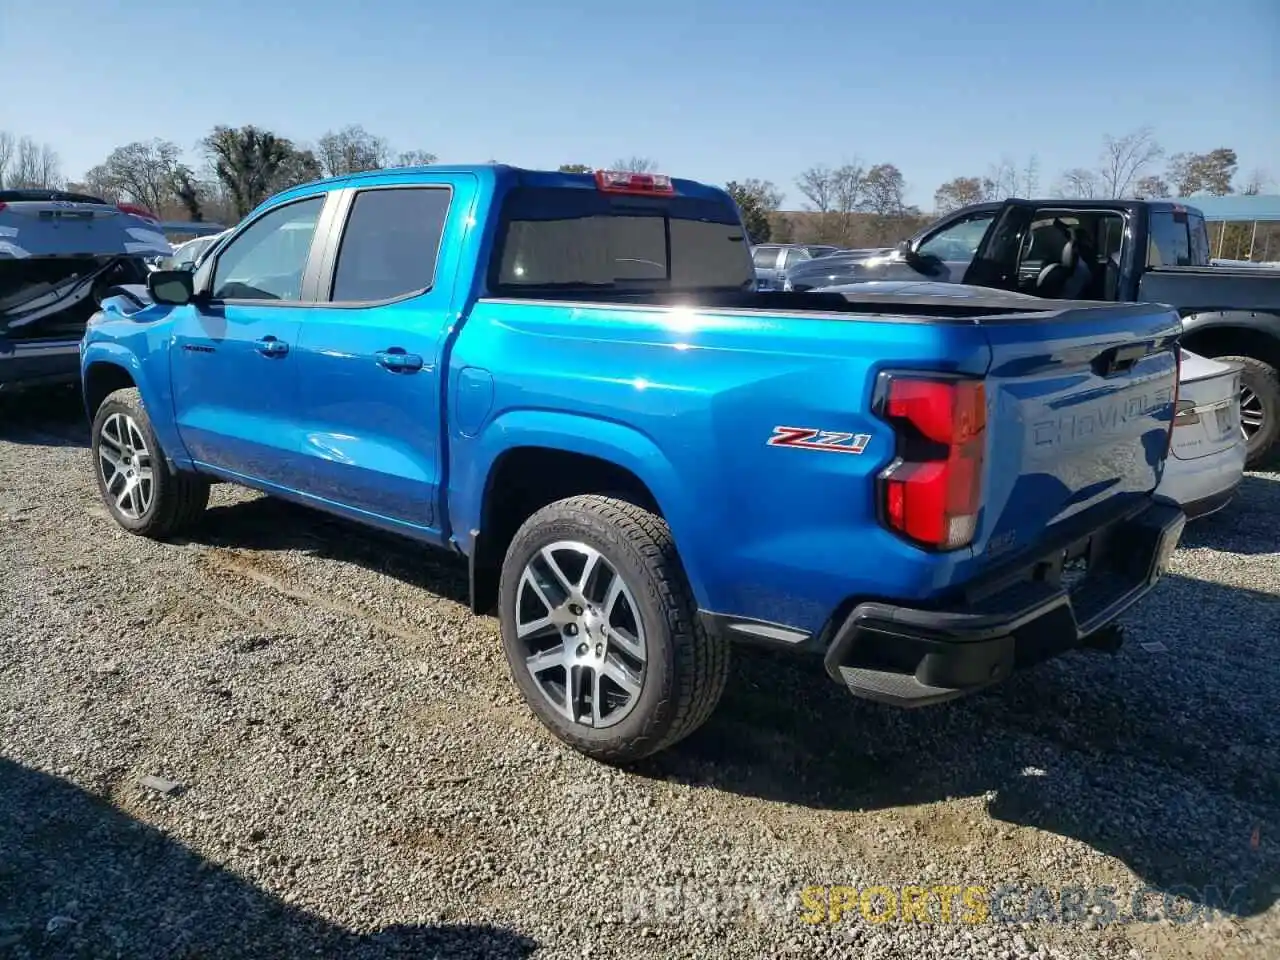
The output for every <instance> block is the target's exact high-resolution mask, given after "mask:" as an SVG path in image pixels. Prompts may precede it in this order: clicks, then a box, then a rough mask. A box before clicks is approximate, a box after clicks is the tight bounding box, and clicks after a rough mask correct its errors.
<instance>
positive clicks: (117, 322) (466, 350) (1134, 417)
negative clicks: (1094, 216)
mask: <svg viewBox="0 0 1280 960" xmlns="http://www.w3.org/2000/svg"><path fill="white" fill-rule="evenodd" d="M754 288H755V273H754V270H753V265H752V259H751V254H750V251H749V248H748V245H747V241H746V236H745V233H744V230H743V226H742V223H741V220H740V218H739V214H738V212H737V210H736V208H735V206H734V205H733V202H732V201H731V200H730V198H729V197H728V195H727V194H725V193H724V192H723V191H722V190H719V189H715V188H712V187H708V186H703V185H699V184H697V183H694V182H692V181H688V180H682V179H672V178H669V177H664V176H657V175H652V174H629V173H617V172H612V171H599V172H597V173H596V174H594V175H590V174H564V173H548V172H535V171H525V170H519V169H514V168H511V167H507V166H502V165H487V166H466V167H445V166H439V167H426V168H406V169H398V170H393V171H379V172H371V173H361V174H354V175H351V176H347V177H341V178H337V179H330V180H324V181H319V182H316V183H311V184H307V185H305V186H301V187H297V188H294V189H291V190H289V191H287V192H284V193H282V194H280V195H278V196H276V197H274V198H272V199H270V200H268V201H266V202H265V203H264V204H263V205H262V206H261V207H260V208H259V209H257V210H256V211H254V212H253V213H252V214H251V215H250V216H249V217H247V218H246V219H245V220H244V221H243V222H242V223H241V224H240V225H238V226H237V227H236V228H235V229H234V232H233V233H232V234H231V235H230V236H228V237H227V238H226V239H225V240H224V241H223V242H222V243H221V244H220V245H219V246H218V248H217V250H216V251H215V252H214V254H213V255H211V256H210V257H208V258H206V259H205V260H204V261H202V262H201V263H200V264H199V266H198V267H197V268H196V270H195V271H194V272H190V271H165V270H157V271H155V272H153V273H151V274H150V275H149V276H148V278H147V283H146V287H145V288H142V287H138V286H134V287H132V288H131V289H129V290H126V291H123V292H122V293H121V294H120V295H118V296H113V297H109V298H108V299H107V300H106V301H105V302H104V304H103V308H102V310H101V311H100V312H99V313H98V314H97V315H96V316H95V317H94V318H93V320H92V322H91V323H90V324H89V326H88V329H87V330H86V333H85V336H84V339H83V343H82V358H81V369H82V380H83V393H84V398H85V403H86V406H87V412H88V415H89V417H90V418H91V420H92V465H93V470H94V473H95V476H96V480H97V483H98V486H99V488H100V491H101V494H102V497H103V500H104V502H105V504H106V507H107V509H108V510H109V511H110V513H111V515H112V516H113V517H114V519H115V521H116V522H117V523H119V524H120V526H122V527H123V528H125V529H126V530H129V531H132V532H134V533H137V534H140V535H144V536H148V537H152V538H157V539H162V538H166V537H171V536H177V535H179V534H181V532H182V531H183V530H184V529H185V528H188V527H190V526H192V525H194V524H196V523H197V522H198V521H199V518H200V515H201V511H202V510H203V509H204V508H205V505H206V502H207V499H208V496H209V486H210V484H211V483H214V482H220V481H221V482H232V483H236V484H242V485H246V486H248V487H252V488H256V489H258V490H260V491H265V492H266V493H268V494H272V495H275V496H277V497H281V498H286V499H289V500H293V501H296V502H299V503H302V504H307V505H310V506H312V507H316V508H319V509H321V510H325V511H329V512H331V513H333V514H337V515H339V516H342V517H345V518H349V519H351V520H354V521H356V522H358V523H361V524H366V525H369V526H371V527H376V528H380V529H382V530H386V531H392V532H396V533H400V534H403V535H404V536H406V537H409V538H412V539H414V540H416V541H419V542H420V543H422V544H428V545H432V546H434V547H437V548H443V549H445V550H450V551H453V552H454V553H456V554H459V555H461V557H464V558H465V559H466V562H467V563H468V565H469V570H470V584H471V591H470V592H471V604H472V607H473V609H474V610H476V611H478V612H481V611H483V612H488V611H492V610H494V609H495V608H496V610H497V613H498V618H499V623H500V633H501V643H502V646H503V649H504V652H505V656H506V659H507V662H508V664H509V667H510V670H511V673H512V678H513V680H514V682H515V684H516V685H517V686H518V688H519V690H520V692H521V694H522V695H523V697H524V698H525V700H526V701H527V703H528V705H529V707H530V709H531V710H532V711H533V712H534V713H535V714H536V715H537V716H538V718H539V719H540V720H541V721H542V722H543V723H544V724H545V725H546V726H547V727H548V728H550V730H551V731H553V733H554V734H555V735H556V736H558V737H559V738H561V739H562V740H563V741H565V742H566V743H568V744H570V745H571V746H573V747H574V748H575V749H577V750H580V751H582V752H583V753H585V754H587V755H590V756H593V757H596V758H599V759H602V760H606V761H609V762H624V761H629V760H633V759H636V758H639V757H643V756H645V755H648V754H651V753H654V752H656V751H658V750H661V749H663V748H665V747H668V746H670V745H671V744H674V743H675V742H677V741H678V740H680V739H681V738H682V737H684V736H686V735H687V734H689V733H690V732H692V731H693V730H694V729H696V728H697V727H698V726H699V725H700V724H702V723H703V722H704V721H705V720H706V719H707V717H708V716H709V715H710V713H711V712H712V710H713V709H714V707H715V705H716V703H717V701H718V699H719V698H720V696H721V692H722V690H723V688H724V685H725V682H726V677H727V670H728V654H729V649H730V645H731V644H732V643H733V642H734V641H743V642H754V643H760V644H768V645H773V646H775V647H781V648H786V649H791V650H796V651H803V652H806V653H809V654H811V655H815V656H818V657H821V658H822V659H823V661H824V663H825V668H826V672H827V673H828V674H829V676H830V677H831V679H832V680H833V681H835V682H838V683H840V684H842V685H843V686H845V687H846V688H847V689H848V690H849V691H850V692H851V693H852V694H854V695H856V696H860V697H865V698H870V699H872V700H875V701H880V702H882V703H886V704H896V705H902V706H914V705H921V704H926V703H935V702H939V701H943V700H948V699H951V698H953V697H958V696H960V695H962V694H965V693H969V692H972V691H976V690H978V689H980V688H983V687H986V686H988V685H990V684H993V683H995V682H997V681H1000V680H1002V679H1004V678H1005V677H1007V676H1008V675H1009V674H1010V673H1011V672H1012V671H1013V670H1015V669H1016V668H1020V667H1023V666H1027V665H1030V664H1033V663H1036V662H1038V661H1040V660H1043V659H1045V658H1048V657H1051V656H1054V655H1056V654H1058V653H1060V652H1063V651H1066V650H1070V649H1074V648H1080V647H1094V648H1102V649H1114V647H1115V645H1116V643H1118V642H1119V639H1120V630H1119V627H1118V626H1117V625H1116V620H1117V617H1118V616H1119V615H1120V614H1121V613H1122V612H1123V611H1125V610H1126V609H1127V608H1129V607H1130V606H1131V605H1132V604H1133V603H1135V602H1136V601H1137V600H1139V599H1140V598H1141V597H1142V596H1143V595H1144V594H1146V593H1147V592H1148V591H1149V590H1150V589H1151V588H1152V586H1153V585H1154V584H1155V583H1156V581H1157V580H1158V578H1159V576H1160V574H1161V571H1162V569H1163V567H1164V565H1165V563H1166V561H1167V559H1168V557H1169V555H1170V554H1171V552H1172V551H1173V549H1174V548H1175V546H1176V544H1177V543H1178V539H1179V537H1180V535H1181V532H1182V528H1183V524H1184V522H1185V518H1184V516H1183V514H1182V512H1181V510H1180V509H1179V508H1178V507H1177V506H1176V505H1174V504H1171V503H1170V502H1167V501H1164V500H1162V499H1160V498H1159V497H1156V496H1154V495H1153V491H1154V489H1155V487H1156V485H1157V484H1158V482H1159V480H1160V477H1161V472H1162V470H1163V465H1164V462H1165V458H1166V456H1167V453H1168V445H1169V437H1170V432H1171V424H1172V417H1173V411H1174V406H1175V403H1176V400H1177V396H1176V394H1177V374H1178V363H1179V351H1178V348H1177V340H1178V336H1179V333H1180V325H1179V321H1178V316H1177V313H1176V312H1174V311H1172V310H1169V309H1167V308H1164V307H1154V306H1150V305H1135V304H1115V305H1109V304H1082V303H1073V302H1060V303H1052V304H1048V303H1044V302H1042V301H1035V302H1029V301H1028V300H1027V299H1026V298H1021V299H1015V298H1013V297H1009V296H1007V295H1001V294H998V293H993V294H992V295H991V297H989V298H983V297H978V298H971V299H967V300H965V301H963V302H960V301H957V300H956V298H942V297H934V298H929V297H920V298H913V297H882V298H880V299H879V300H877V299H876V298H874V297H871V298H861V297H848V296H840V295H830V294H810V295H788V294H783V293H778V292H773V293H769V292H763V293H762V292H758V291H756V290H755V289H754Z"/></svg>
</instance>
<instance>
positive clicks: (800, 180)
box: [796, 166, 836, 213]
mask: <svg viewBox="0 0 1280 960" xmlns="http://www.w3.org/2000/svg"><path fill="white" fill-rule="evenodd" d="M796 189H797V190H799V191H800V193H801V194H802V195H803V196H804V198H805V199H806V200H807V201H808V202H809V203H808V206H809V209H810V210H812V211H813V212H815V213H830V212H831V210H832V209H834V207H835V202H836V190H835V171H834V170H832V169H831V168H830V167H825V166H820V167H810V168H809V169H808V170H805V171H804V172H803V173H801V174H800V176H798V177H796Z"/></svg>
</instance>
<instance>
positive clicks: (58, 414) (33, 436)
mask: <svg viewBox="0 0 1280 960" xmlns="http://www.w3.org/2000/svg"><path fill="white" fill-rule="evenodd" d="M0 440H2V441H5V442H7V443H21V444H29V445H32V446H43V447H88V446H89V424H88V423H87V422H86V420H85V413H84V405H83V404H82V403H81V401H80V391H79V389H77V388H74V387H58V388H48V389H44V390H26V391H23V392H21V393H12V394H7V393H6V394H0Z"/></svg>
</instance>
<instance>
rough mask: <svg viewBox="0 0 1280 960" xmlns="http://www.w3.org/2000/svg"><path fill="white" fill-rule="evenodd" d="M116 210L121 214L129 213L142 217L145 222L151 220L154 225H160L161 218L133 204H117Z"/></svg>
mask: <svg viewBox="0 0 1280 960" xmlns="http://www.w3.org/2000/svg"><path fill="white" fill-rule="evenodd" d="M116 209H117V210H119V211H120V212H121V213H127V214H130V215H132V216H135V217H142V219H144V220H150V221H152V222H153V223H159V222H160V221H159V218H158V217H157V216H156V215H155V214H154V213H152V212H151V211H150V210H148V209H147V208H146V207H140V206H138V205H137V204H133V203H117V204H116Z"/></svg>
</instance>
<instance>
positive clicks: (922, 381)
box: [879, 373, 987, 550]
mask: <svg viewBox="0 0 1280 960" xmlns="http://www.w3.org/2000/svg"><path fill="white" fill-rule="evenodd" d="M879 408H880V415H881V416H882V417H883V418H884V419H885V420H887V421H888V422H889V423H891V424H892V425H893V427H894V430H895V431H896V433H897V437H898V448H897V457H896V458H895V459H894V461H893V463H891V464H890V465H889V466H888V467H887V468H886V469H885V470H884V471H883V472H882V473H881V474H880V477H879V485H880V505H881V511H882V515H883V518H884V522H885V524H886V525H887V526H888V527H889V529H891V530H893V531H894V532H895V533H898V534H900V535H902V536H903V537H905V538H907V539H908V540H911V541H912V542H914V543H916V544H918V545H920V546H923V547H927V548H929V549H933V550H956V549H958V548H960V547H964V546H967V545H968V544H969V543H970V542H972V540H973V538H974V535H975V534H976V533H977V530H978V512H979V510H980V509H981V507H982V467H983V458H984V453H985V447H984V445H985V442H986V422H987V399H986V390H985V388H984V386H983V383H982V381H981V380H971V379H961V378H942V377H929V376H919V375H914V374H899V373H895V374H889V373H886V374H882V375H881V386H880V396H879Z"/></svg>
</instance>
